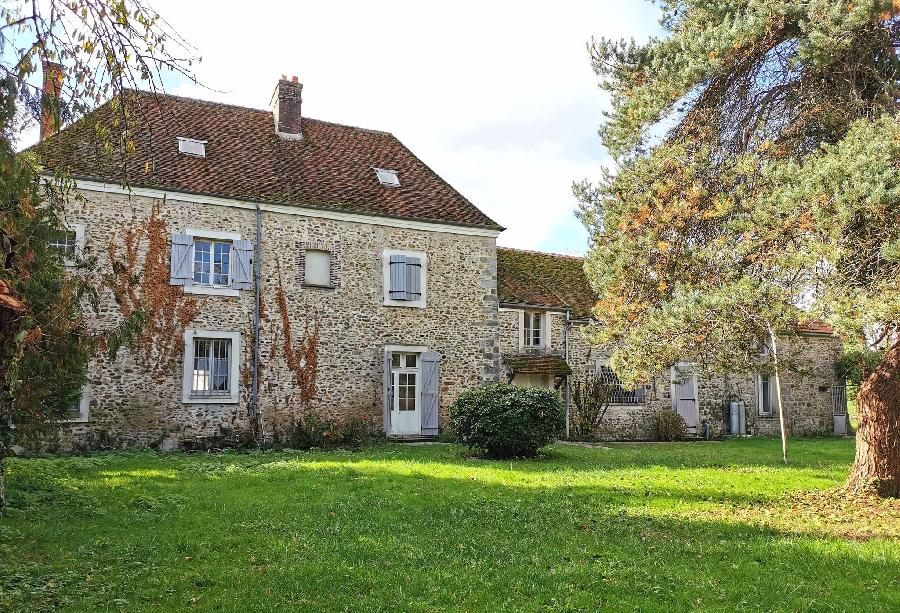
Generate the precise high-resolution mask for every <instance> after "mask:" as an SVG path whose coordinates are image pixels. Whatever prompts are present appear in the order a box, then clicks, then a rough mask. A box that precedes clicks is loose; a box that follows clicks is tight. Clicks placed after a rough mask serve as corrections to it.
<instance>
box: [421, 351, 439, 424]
mask: <svg viewBox="0 0 900 613" xmlns="http://www.w3.org/2000/svg"><path fill="white" fill-rule="evenodd" d="M440 360H441V356H440V355H439V354H437V353H434V352H433V351H427V352H425V353H423V354H422V357H421V362H422V384H421V385H422V387H421V394H422V434H424V435H425V436H437V434H438V409H439V405H440V403H439V395H438V389H439V388H440V379H439V377H438V363H439V362H440Z"/></svg>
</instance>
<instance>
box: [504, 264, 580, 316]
mask: <svg viewBox="0 0 900 613" xmlns="http://www.w3.org/2000/svg"><path fill="white" fill-rule="evenodd" d="M497 293H498V295H499V298H500V303H501V304H506V305H529V306H538V307H544V308H554V309H568V310H571V311H572V315H573V316H574V317H576V318H583V317H588V316H590V314H591V308H593V306H594V304H595V303H596V294H595V293H594V291H593V289H591V284H590V283H589V282H588V280H587V276H586V275H585V274H584V258H580V257H575V256H569V255H558V254H555V253H541V252H538V251H524V250H521V249H507V248H498V249H497Z"/></svg>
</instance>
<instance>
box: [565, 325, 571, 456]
mask: <svg viewBox="0 0 900 613" xmlns="http://www.w3.org/2000/svg"><path fill="white" fill-rule="evenodd" d="M571 326H572V313H571V312H570V311H569V310H568V309H566V325H564V326H563V344H564V346H565V352H566V364H568V363H569V328H570V327H571ZM570 376H571V375H567V376H566V390H565V392H566V439H568V438H569V417H570V413H571V408H570V394H569V377H570Z"/></svg>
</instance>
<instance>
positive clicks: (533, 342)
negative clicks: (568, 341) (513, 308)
mask: <svg viewBox="0 0 900 613" xmlns="http://www.w3.org/2000/svg"><path fill="white" fill-rule="evenodd" d="M549 347H550V312H548V311H538V310H520V311H519V349H547V348H549Z"/></svg>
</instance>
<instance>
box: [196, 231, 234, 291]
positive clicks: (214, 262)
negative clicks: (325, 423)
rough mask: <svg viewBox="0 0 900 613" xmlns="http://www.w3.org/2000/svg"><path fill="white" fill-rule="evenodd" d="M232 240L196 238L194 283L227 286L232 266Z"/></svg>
mask: <svg viewBox="0 0 900 613" xmlns="http://www.w3.org/2000/svg"><path fill="white" fill-rule="evenodd" d="M231 247H232V243H231V241H213V240H205V239H199V238H195V239H194V283H195V284H196V285H212V286H214V287H226V286H228V285H229V276H228V269H229V268H230V267H231Z"/></svg>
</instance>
